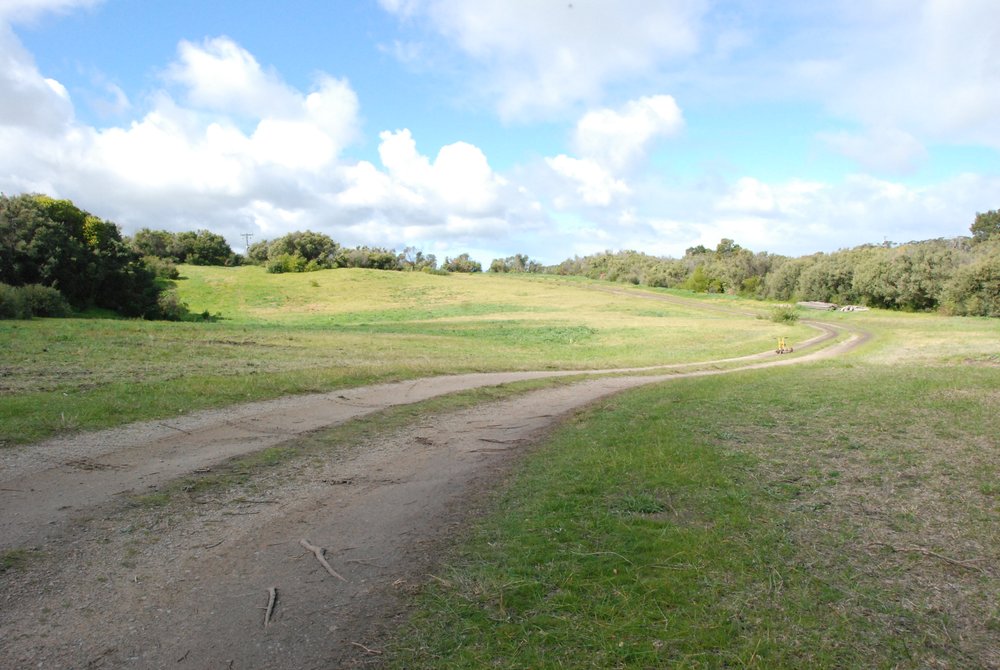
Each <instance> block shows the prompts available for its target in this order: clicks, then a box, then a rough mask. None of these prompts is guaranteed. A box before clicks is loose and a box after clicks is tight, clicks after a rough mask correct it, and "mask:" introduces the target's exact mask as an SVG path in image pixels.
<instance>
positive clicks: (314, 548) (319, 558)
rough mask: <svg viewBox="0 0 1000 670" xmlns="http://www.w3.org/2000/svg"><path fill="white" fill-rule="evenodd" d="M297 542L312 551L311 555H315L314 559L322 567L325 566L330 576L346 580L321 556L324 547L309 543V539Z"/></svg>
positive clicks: (324, 550)
mask: <svg viewBox="0 0 1000 670" xmlns="http://www.w3.org/2000/svg"><path fill="white" fill-rule="evenodd" d="M299 544H301V545H302V546H303V547H305V548H306V549H307V550H309V551H311V552H312V553H313V556H315V557H316V560H317V561H319V564H320V565H322V566H323V567H324V568H326V571H327V572H329V573H330V574H331V575H332V576H334V577H336V578H337V579H339V580H340V581H342V582H346V581H347V580H346V579H344V578H343V577H341V576H340V575H339V574H337V571H336V570H334V569H333V568H331V567H330V564H329V563H327V562H326V558H325V557H324V556H323V554H324V553H326V549H323V548H322V547H317V546H316V545H314V544H309V540H299Z"/></svg>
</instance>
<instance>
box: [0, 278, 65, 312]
mask: <svg viewBox="0 0 1000 670" xmlns="http://www.w3.org/2000/svg"><path fill="white" fill-rule="evenodd" d="M69 313H70V307H69V303H68V302H66V298H64V297H63V295H62V293H60V292H59V291H57V290H56V289H54V288H52V287H50V286H42V285H41V284H28V285H27V286H10V285H9V284H0V319H30V318H31V317H33V316H48V317H58V316H66V315H68V314H69Z"/></svg>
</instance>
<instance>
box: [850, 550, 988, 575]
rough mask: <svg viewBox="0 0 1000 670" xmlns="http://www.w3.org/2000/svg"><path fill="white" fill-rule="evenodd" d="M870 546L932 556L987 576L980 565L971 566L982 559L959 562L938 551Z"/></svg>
mask: <svg viewBox="0 0 1000 670" xmlns="http://www.w3.org/2000/svg"><path fill="white" fill-rule="evenodd" d="M868 546H869V547H888V548H889V549H891V550H892V551H893V552H896V553H916V554H923V555H924V556H931V557H933V558H937V559H940V560H942V561H944V562H945V563H951V564H952V565H957V566H958V567H960V568H965V569H966V570H977V571H979V572H982V573H983V574H986V570H984V569H983V568H981V567H979V566H978V565H969V564H970V563H973V562H974V561H981V560H983V559H981V558H973V559H969V560H966V561H959V560H956V559H954V558H949V557H948V556H944V555H943V554H939V553H937V552H936V551H931V550H930V549H925V548H924V547H896V546H893V545H891V544H889V543H888V542H872V543H871V544H869V545H868Z"/></svg>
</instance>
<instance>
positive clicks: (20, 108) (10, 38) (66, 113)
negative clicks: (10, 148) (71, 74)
mask: <svg viewBox="0 0 1000 670" xmlns="http://www.w3.org/2000/svg"><path fill="white" fill-rule="evenodd" d="M0 100H2V101H3V102H2V103H0V125H3V126H19V127H25V128H34V129H37V130H54V129H58V128H60V127H62V126H63V125H65V124H66V123H68V122H69V121H70V120H71V119H72V117H73V105H72V103H71V102H70V99H69V94H68V93H67V92H66V88H65V87H64V86H63V85H62V84H60V83H59V82H58V81H55V80H54V79H48V78H46V77H43V76H42V75H41V73H39V71H38V68H37V67H36V65H35V62H34V59H33V58H32V57H31V54H29V53H28V52H27V51H25V50H24V47H22V46H21V43H20V42H19V41H18V39H17V37H16V36H15V35H14V32H13V31H12V30H11V29H10V27H9V26H7V25H4V24H3V23H2V22H0Z"/></svg>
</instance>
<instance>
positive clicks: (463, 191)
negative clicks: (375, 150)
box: [379, 129, 506, 215]
mask: <svg viewBox="0 0 1000 670" xmlns="http://www.w3.org/2000/svg"><path fill="white" fill-rule="evenodd" d="M379 137H380V138H381V140H382V143H381V144H380V145H379V157H380V158H381V160H382V164H383V165H384V166H385V167H386V170H387V172H388V176H389V177H390V178H391V179H392V180H393V181H395V182H397V183H398V185H399V186H400V187H402V188H405V189H407V190H408V191H409V192H410V193H411V194H413V195H414V196H415V197H414V198H411V199H412V200H413V201H420V202H428V203H432V204H433V205H434V206H442V207H443V208H445V209H447V210H449V211H452V212H456V213H460V214H479V215H486V214H490V213H493V212H494V211H495V210H496V209H497V206H498V204H499V202H498V198H499V193H500V190H501V189H502V188H503V187H504V186H506V181H505V180H504V179H503V178H502V177H499V176H498V175H496V174H494V172H493V170H492V169H491V168H490V166H489V163H488V162H487V160H486V156H485V154H483V152H482V151H481V150H480V149H479V148H478V147H475V146H473V145H471V144H468V143H466V142H456V143H454V144H449V145H446V146H444V147H442V148H441V150H440V151H439V152H438V155H437V158H435V160H434V162H433V163H432V162H431V161H430V160H429V159H428V158H427V157H426V156H422V155H420V154H419V153H418V152H417V145H416V142H415V141H414V140H413V136H412V135H411V134H410V131H409V130H406V129H403V130H398V131H395V132H389V131H385V132H382V133H381V134H380V135H379Z"/></svg>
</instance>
